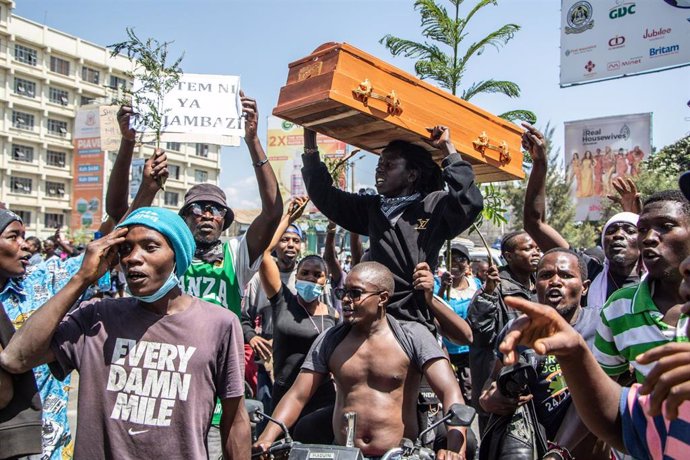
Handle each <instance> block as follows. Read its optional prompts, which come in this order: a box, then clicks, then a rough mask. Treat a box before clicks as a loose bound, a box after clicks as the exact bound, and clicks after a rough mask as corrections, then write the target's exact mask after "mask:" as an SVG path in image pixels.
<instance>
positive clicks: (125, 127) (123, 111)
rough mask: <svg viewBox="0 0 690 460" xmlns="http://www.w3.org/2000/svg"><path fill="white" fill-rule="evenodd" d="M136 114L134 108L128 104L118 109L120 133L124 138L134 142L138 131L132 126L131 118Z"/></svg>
mask: <svg viewBox="0 0 690 460" xmlns="http://www.w3.org/2000/svg"><path fill="white" fill-rule="evenodd" d="M133 116H134V110H133V109H132V107H130V106H128V105H123V106H121V107H120V110H118V111H117V124H118V126H119V127H120V134H122V138H123V139H125V140H128V141H131V142H134V141H135V140H136V138H137V132H136V131H134V130H133V129H132V128H130V127H129V126H130V120H131V118H132V117H133Z"/></svg>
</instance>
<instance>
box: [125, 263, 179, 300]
mask: <svg viewBox="0 0 690 460" xmlns="http://www.w3.org/2000/svg"><path fill="white" fill-rule="evenodd" d="M179 282H180V280H179V279H178V278H177V275H175V267H173V269H172V272H170V276H168V279H167V280H165V283H163V286H161V287H160V289H158V290H157V291H156V292H154V293H153V294H150V295H142V296H138V295H134V294H132V293H131V292H130V290H129V287H127V289H126V290H127V294H129V295H131V296H132V297H134V298H135V299H139V300H141V301H142V302H146V303H153V302H155V301H156V300H159V299H162V298H163V297H165V295H166V294H167V293H168V292H170V291H171V290H172V288H174V287H175V286H177V285H178V284H179Z"/></svg>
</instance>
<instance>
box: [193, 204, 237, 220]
mask: <svg viewBox="0 0 690 460" xmlns="http://www.w3.org/2000/svg"><path fill="white" fill-rule="evenodd" d="M187 212H188V213H191V214H192V215H194V216H195V217H201V216H203V215H204V214H206V213H207V212H208V213H211V215H212V216H213V217H214V218H216V219H222V218H223V217H225V214H227V212H228V210H227V209H225V208H223V207H219V206H216V205H213V204H204V205H201V204H199V203H192V204H190V205H189V207H188V208H187Z"/></svg>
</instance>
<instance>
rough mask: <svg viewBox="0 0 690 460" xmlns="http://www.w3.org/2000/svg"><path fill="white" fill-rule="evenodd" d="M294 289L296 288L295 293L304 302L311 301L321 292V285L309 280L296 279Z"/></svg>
mask: <svg viewBox="0 0 690 460" xmlns="http://www.w3.org/2000/svg"><path fill="white" fill-rule="evenodd" d="M295 289H297V295H299V296H300V297H301V298H302V299H303V300H304V301H305V302H313V301H314V300H316V299H318V297H319V296H320V295H321V294H322V293H323V286H321V285H320V284H317V283H312V282H311V281H303V280H297V281H296V282H295Z"/></svg>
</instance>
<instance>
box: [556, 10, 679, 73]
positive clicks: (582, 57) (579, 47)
mask: <svg viewBox="0 0 690 460" xmlns="http://www.w3.org/2000/svg"><path fill="white" fill-rule="evenodd" d="M685 65H690V0H562V1H561V80H560V81H561V86H568V85H573V84H577V83H587V82H592V81H598V80H605V79H609V78H617V77H622V76H630V75H636V74H639V73H646V72H653V71H657V70H661V69H668V68H673V67H680V66H685Z"/></svg>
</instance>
